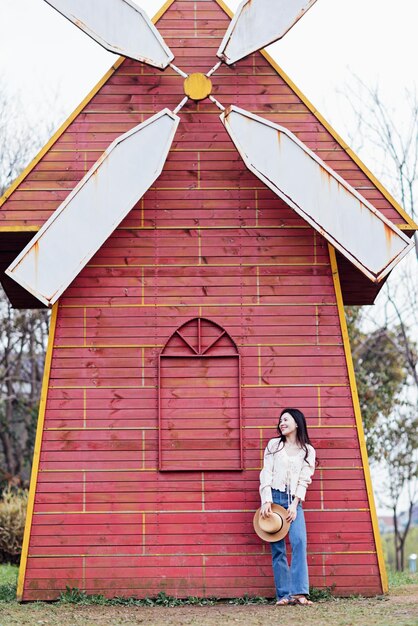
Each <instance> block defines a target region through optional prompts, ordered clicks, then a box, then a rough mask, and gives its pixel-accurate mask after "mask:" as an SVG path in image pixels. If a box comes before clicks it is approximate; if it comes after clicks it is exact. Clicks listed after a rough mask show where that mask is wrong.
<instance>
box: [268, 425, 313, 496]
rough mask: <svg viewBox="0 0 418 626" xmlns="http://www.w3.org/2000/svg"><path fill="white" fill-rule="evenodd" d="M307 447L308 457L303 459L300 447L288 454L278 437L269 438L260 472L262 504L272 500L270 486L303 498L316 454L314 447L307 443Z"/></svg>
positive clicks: (309, 482) (303, 454) (303, 451)
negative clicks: (291, 454)
mask: <svg viewBox="0 0 418 626" xmlns="http://www.w3.org/2000/svg"><path fill="white" fill-rule="evenodd" d="M279 444H280V445H279ZM307 448H308V457H307V459H306V461H305V460H304V457H305V450H302V449H301V450H299V452H298V453H297V454H296V455H295V456H290V455H288V453H287V452H286V449H285V447H284V445H283V444H282V443H281V440H280V438H279V437H275V438H274V439H270V441H269V442H268V444H267V447H266V449H265V451H264V465H263V469H262V470H261V472H260V496H261V503H262V504H265V503H266V502H273V498H272V495H271V490H272V488H273V489H279V490H280V491H286V492H287V493H288V494H291V495H292V496H297V497H298V498H300V499H301V500H305V495H306V489H307V487H308V485H310V484H311V482H312V476H313V473H314V471H315V456H316V455H315V448H313V447H312V446H310V445H309V444H308V445H307Z"/></svg>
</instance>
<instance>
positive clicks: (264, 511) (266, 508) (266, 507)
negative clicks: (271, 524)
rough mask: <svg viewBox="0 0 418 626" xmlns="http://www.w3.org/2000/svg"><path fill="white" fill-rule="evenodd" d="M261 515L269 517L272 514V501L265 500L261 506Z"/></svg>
mask: <svg viewBox="0 0 418 626" xmlns="http://www.w3.org/2000/svg"><path fill="white" fill-rule="evenodd" d="M260 514H261V517H269V516H270V514H271V502H265V503H264V504H263V506H262V507H261V511H260Z"/></svg>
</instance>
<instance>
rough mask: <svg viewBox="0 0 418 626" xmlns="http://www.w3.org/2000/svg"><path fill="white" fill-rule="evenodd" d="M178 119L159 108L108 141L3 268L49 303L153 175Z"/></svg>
mask: <svg viewBox="0 0 418 626" xmlns="http://www.w3.org/2000/svg"><path fill="white" fill-rule="evenodd" d="M179 121H180V118H179V117H178V116H177V115H175V114H174V113H172V112H171V111H170V110H169V109H164V110H163V111H160V112H159V113H157V114H156V115H154V116H153V117H151V118H150V119H149V120H146V121H145V122H143V123H142V124H139V125H138V126H135V128H133V129H132V130H130V131H128V132H127V133H125V134H124V135H121V136H120V137H118V138H117V139H116V140H115V141H113V143H111V144H110V146H109V147H108V149H107V150H106V152H104V153H103V155H102V156H101V157H100V159H99V160H98V161H97V162H96V163H95V165H93V167H92V168H91V169H90V170H89V172H88V173H87V174H86V175H85V176H84V178H83V179H82V180H81V181H80V182H79V183H78V185H77V186H76V187H75V188H74V189H73V191H72V192H71V193H70V195H69V196H68V197H67V198H66V199H65V200H64V202H63V203H62V204H61V205H60V206H59V207H58V208H57V210H56V211H55V212H54V213H53V214H52V215H51V217H50V218H49V219H48V220H47V221H46V222H45V224H44V225H43V227H42V228H41V229H40V230H39V232H38V233H37V234H36V235H35V237H33V239H31V241H30V242H29V243H28V245H27V246H26V248H24V250H23V251H22V252H21V253H20V254H19V256H18V257H17V258H16V259H15V260H14V261H13V263H11V265H10V266H9V267H8V268H7V270H6V274H8V276H10V277H11V278H13V279H14V280H15V281H16V282H17V283H19V284H20V285H21V286H22V287H24V288H25V289H26V290H27V291H29V292H30V293H31V294H32V295H34V296H35V297H36V298H38V299H39V300H40V301H41V302H43V303H44V304H46V305H52V304H54V302H56V301H57V300H58V298H59V296H60V295H61V294H62V293H63V292H64V291H65V289H67V287H68V286H69V284H70V283H71V282H72V281H73V280H74V278H75V277H76V276H77V275H78V274H79V272H80V271H81V270H82V269H83V267H84V266H85V265H86V263H87V262H88V261H89V260H90V259H91V257H92V256H93V255H94V254H95V253H96V252H97V250H98V249H99V248H100V247H101V246H102V245H103V243H104V242H105V241H106V240H107V239H108V237H109V236H110V235H111V234H112V233H113V231H114V230H115V228H116V227H117V226H118V225H119V224H120V222H121V221H122V220H123V219H124V218H125V217H126V215H127V214H128V213H129V211H130V210H131V209H132V208H133V207H134V206H135V204H136V203H137V202H138V200H139V199H140V198H141V197H142V196H143V195H144V193H145V192H146V191H147V190H148V189H149V187H150V186H151V185H152V183H153V182H154V181H155V180H156V178H158V176H159V175H160V173H161V171H162V169H163V167H164V163H165V161H166V158H167V155H168V152H169V150H170V147H171V144H172V142H173V138H174V134H175V132H176V129H177V126H178V123H179Z"/></svg>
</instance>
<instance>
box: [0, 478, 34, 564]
mask: <svg viewBox="0 0 418 626" xmlns="http://www.w3.org/2000/svg"><path fill="white" fill-rule="evenodd" d="M27 503H28V492H27V491H26V490H25V489H13V488H12V487H6V489H5V490H4V491H3V495H2V498H1V500H0V563H19V560H20V554H21V552H22V541H23V532H24V530H25V519H26V507H27Z"/></svg>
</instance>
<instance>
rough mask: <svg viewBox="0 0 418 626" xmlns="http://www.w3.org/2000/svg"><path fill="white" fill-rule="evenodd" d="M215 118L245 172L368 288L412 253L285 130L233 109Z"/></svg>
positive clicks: (392, 229)
mask: <svg viewBox="0 0 418 626" xmlns="http://www.w3.org/2000/svg"><path fill="white" fill-rule="evenodd" d="M220 118H221V121H222V123H223V124H224V126H225V128H226V130H227V132H228V133H229V135H230V137H231V139H232V141H233V142H234V144H235V146H236V148H237V150H238V151H239V153H240V154H241V156H242V158H243V160H244V162H245V164H246V166H247V167H248V169H249V170H250V171H251V172H253V173H254V174H255V175H256V176H257V177H258V178H259V179H260V180H261V181H262V182H263V183H265V184H266V185H267V186H268V187H269V188H270V189H271V190H272V191H274V193H276V194H277V195H278V196H279V198H282V200H284V201H285V202H286V204H288V205H289V206H290V207H292V208H293V209H294V210H295V211H296V213H298V214H299V215H301V216H302V217H303V218H304V219H305V220H306V221H307V222H308V223H309V224H311V226H312V227H313V228H315V229H316V230H317V231H318V232H319V233H321V235H323V236H324V237H325V239H327V240H328V241H329V242H330V243H331V244H332V245H333V246H335V247H336V248H337V249H338V250H339V251H340V252H341V253H342V254H343V255H344V256H345V257H346V258H347V259H348V260H349V261H351V262H352V263H353V264H354V265H355V266H356V267H358V268H359V269H360V270H361V271H362V272H363V274H365V275H366V276H367V277H368V278H369V279H371V280H372V281H373V282H375V283H377V282H379V281H380V280H381V279H382V278H383V277H384V276H385V275H386V274H388V273H389V272H390V270H391V269H392V268H393V267H394V265H396V263H397V262H398V261H399V260H400V259H401V258H402V257H403V256H404V255H405V254H406V253H407V252H408V251H409V250H410V249H411V248H412V247H413V241H411V240H410V239H409V238H408V237H407V236H406V235H405V234H404V233H403V232H402V231H401V230H399V229H398V228H397V227H396V226H395V225H394V224H392V223H391V222H390V221H389V220H388V219H386V217H385V216H384V215H383V214H382V213H380V211H378V210H377V209H376V208H374V207H373V206H372V205H371V204H370V203H369V202H368V201H367V200H366V199H365V198H364V197H363V196H362V195H361V194H360V193H358V191H356V190H355V189H354V188H353V187H351V186H350V185H349V184H348V183H347V182H346V181H344V180H343V179H342V178H341V177H340V176H339V175H338V174H337V173H336V172H334V171H333V170H332V169H331V168H330V167H328V166H327V165H326V164H325V163H324V162H323V161H321V159H320V158H318V157H317V156H316V154H314V153H313V152H312V151H311V150H309V148H307V147H306V146H305V145H304V144H303V143H302V142H301V141H299V139H297V137H295V135H293V133H291V132H290V131H289V130H287V129H286V128H283V127H281V126H278V125H277V124H273V123H272V122H269V121H267V120H265V119H263V118H261V117H258V116H257V115H253V114H252V113H249V112H248V111H245V110H243V109H240V108H238V107H236V106H231V107H230V108H228V109H227V110H226V111H224V112H223V113H222V114H221V116H220Z"/></svg>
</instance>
